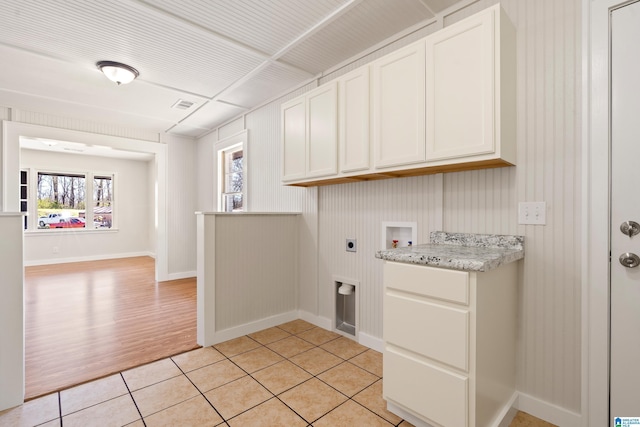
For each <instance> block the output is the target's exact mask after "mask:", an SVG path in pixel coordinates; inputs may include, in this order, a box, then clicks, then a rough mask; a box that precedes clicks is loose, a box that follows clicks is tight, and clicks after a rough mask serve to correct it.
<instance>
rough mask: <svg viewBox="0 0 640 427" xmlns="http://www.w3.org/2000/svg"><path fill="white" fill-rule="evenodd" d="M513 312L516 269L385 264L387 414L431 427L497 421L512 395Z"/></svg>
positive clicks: (472, 425) (513, 265)
mask: <svg viewBox="0 0 640 427" xmlns="http://www.w3.org/2000/svg"><path fill="white" fill-rule="evenodd" d="M516 309H517V263H510V264H506V265H503V266H501V267H499V268H497V269H495V270H491V271H488V272H483V273H477V272H467V271H456V270H446V269H441V268H434V267H427V266H420V265H413V264H403V263H397V262H391V261H385V264H384V321H383V324H384V342H385V348H384V356H383V366H384V370H383V397H384V398H385V399H386V400H387V402H388V404H390V405H389V408H390V410H392V411H393V410H394V408H400V409H401V410H402V411H405V412H406V413H409V414H411V415H412V416H413V417H414V421H415V420H419V421H422V422H424V425H431V426H443V427H485V426H490V425H494V424H496V423H497V422H499V421H500V419H501V417H502V416H504V415H505V414H506V413H507V411H508V409H509V407H510V404H511V403H512V398H513V396H514V394H515V380H516V366H515V363H516V354H515V351H516V321H517V319H516ZM398 415H400V416H403V415H404V414H398Z"/></svg>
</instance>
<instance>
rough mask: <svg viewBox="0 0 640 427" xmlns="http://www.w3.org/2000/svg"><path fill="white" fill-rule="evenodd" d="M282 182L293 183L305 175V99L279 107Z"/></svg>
mask: <svg viewBox="0 0 640 427" xmlns="http://www.w3.org/2000/svg"><path fill="white" fill-rule="evenodd" d="M281 120H282V124H281V129H282V144H281V147H282V180H283V181H294V180H296V179H302V178H304V175H305V164H306V161H305V158H306V148H305V145H306V142H305V141H306V130H305V99H304V97H301V98H296V99H293V100H291V101H289V102H287V103H285V104H282V107H281Z"/></svg>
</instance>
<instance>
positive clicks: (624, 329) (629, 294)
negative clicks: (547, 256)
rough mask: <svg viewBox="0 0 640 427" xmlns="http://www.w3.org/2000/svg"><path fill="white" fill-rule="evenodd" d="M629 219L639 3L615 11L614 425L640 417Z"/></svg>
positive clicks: (638, 149)
mask: <svg viewBox="0 0 640 427" xmlns="http://www.w3.org/2000/svg"><path fill="white" fill-rule="evenodd" d="M626 221H635V222H637V223H640V2H635V3H632V4H629V5H627V6H624V7H622V8H619V9H616V10H614V11H612V12H611V231H610V232H611V393H610V399H611V411H610V414H609V415H610V420H611V421H610V424H611V425H615V424H614V419H615V418H616V417H637V418H638V419H640V266H635V267H633V265H634V264H635V261H634V258H633V255H632V254H637V256H640V234H638V235H633V236H629V235H628V234H625V233H623V231H621V228H620V226H621V224H623V223H626ZM637 227H638V228H640V226H637ZM634 230H635V227H632V229H631V234H633V232H634ZM638 231H640V229H639V230H638ZM624 254H631V255H627V256H625V255H624ZM621 256H622V259H621V258H620V257H621ZM621 261H622V262H624V263H629V264H627V265H626V266H623V265H622V262H621ZM637 262H640V259H638V261H637ZM623 425H628V424H624V423H623ZM631 425H640V423H639V424H635V423H634V424H631Z"/></svg>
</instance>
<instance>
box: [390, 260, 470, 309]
mask: <svg viewBox="0 0 640 427" xmlns="http://www.w3.org/2000/svg"><path fill="white" fill-rule="evenodd" d="M469 274H470V273H468V272H466V271H456V270H447V269H443V268H434V267H426V266H422V265H413V264H402V263H396V262H389V261H386V262H385V264H384V285H385V287H386V288H389V289H397V290H399V291H405V292H411V293H415V294H418V295H423V296H426V297H431V298H438V299H442V300H444V301H452V302H456V303H460V304H465V305H468V304H469Z"/></svg>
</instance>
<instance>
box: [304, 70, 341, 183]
mask: <svg viewBox="0 0 640 427" xmlns="http://www.w3.org/2000/svg"><path fill="white" fill-rule="evenodd" d="M337 95H338V93H337V85H336V83H335V82H333V83H329V84H327V85H324V86H321V87H319V88H317V89H315V90H313V91H312V92H309V94H308V95H307V96H306V106H307V116H306V119H307V120H306V122H307V159H306V177H307V178H310V177H319V176H326V175H335V174H337V173H338V126H337V122H338V96H337Z"/></svg>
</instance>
